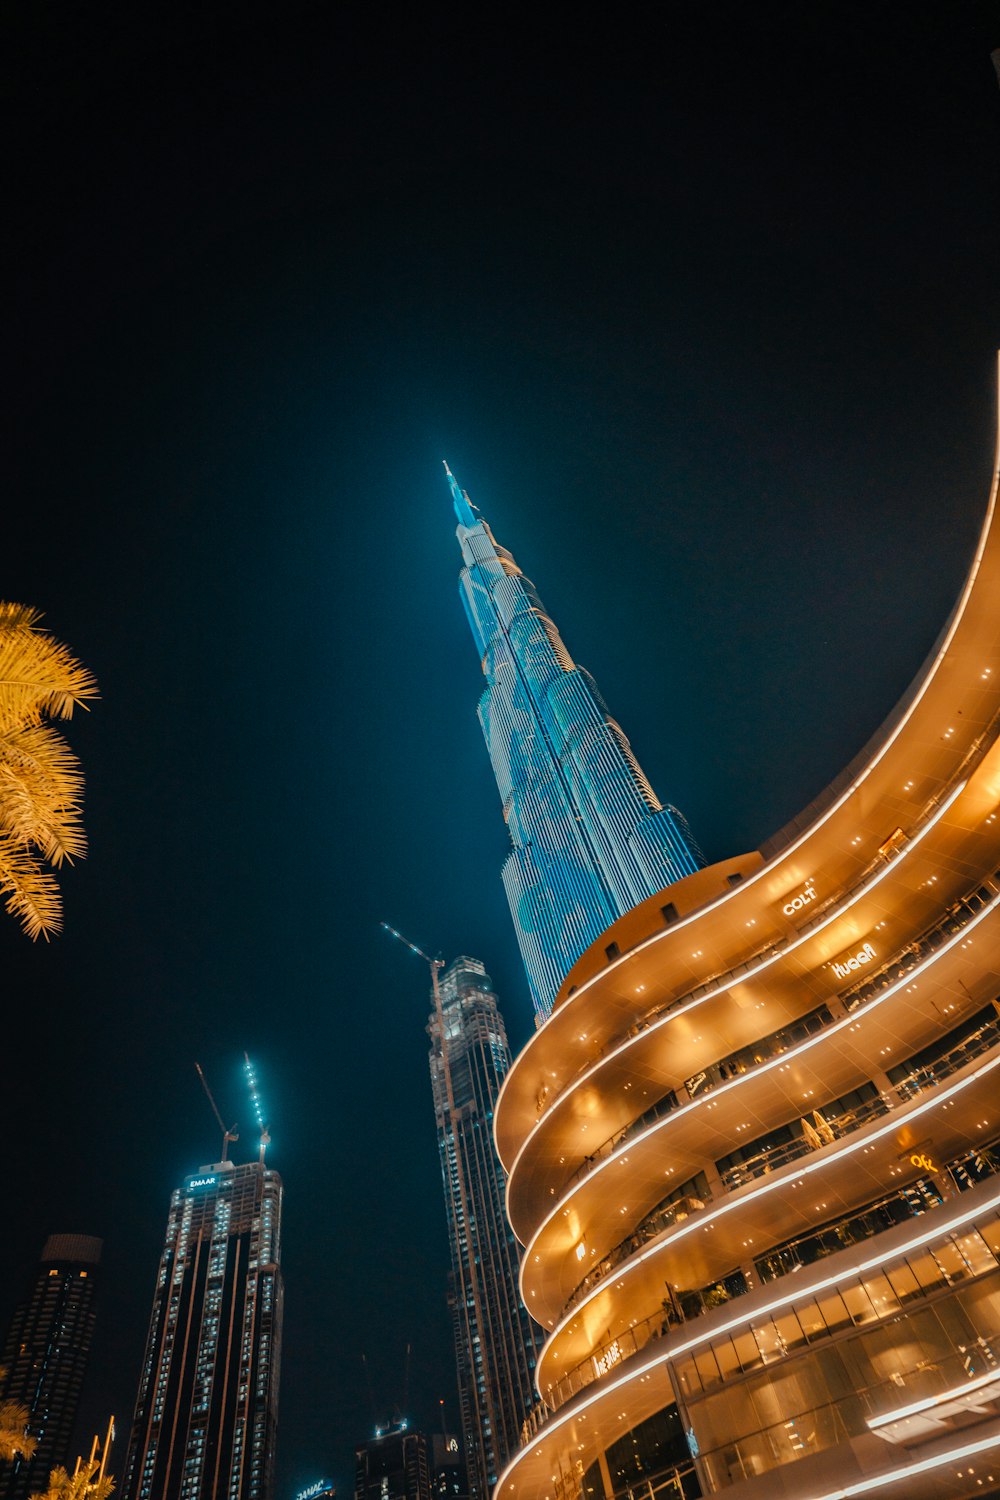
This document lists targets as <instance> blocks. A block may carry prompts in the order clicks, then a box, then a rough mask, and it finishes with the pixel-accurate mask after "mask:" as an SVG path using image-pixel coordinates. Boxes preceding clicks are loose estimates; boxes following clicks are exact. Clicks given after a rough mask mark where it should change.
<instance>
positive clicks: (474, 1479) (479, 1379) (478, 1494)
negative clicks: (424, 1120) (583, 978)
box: [428, 957, 542, 1500]
mask: <svg viewBox="0 0 1000 1500" xmlns="http://www.w3.org/2000/svg"><path fill="white" fill-rule="evenodd" d="M440 996H441V1016H442V1019H443V1022H444V1037H443V1038H442V1035H441V1027H440V1026H439V1024H438V1020H437V1011H436V1009H435V1012H434V1013H433V1014H432V1016H431V1018H430V1023H429V1025H428V1034H429V1036H430V1039H431V1053H430V1068H431V1085H432V1088H433V1093H434V1108H435V1114H436V1118H437V1132H438V1149H439V1152H440V1157H441V1175H442V1179H443V1183H444V1196H445V1206H446V1208H447V1213H448V1238H449V1241H450V1244H451V1262H452V1266H451V1276H450V1278H449V1304H450V1308H451V1314H452V1324H453V1328H454V1335H455V1356H456V1363H457V1369H458V1390H459V1402H460V1406H461V1412H462V1427H463V1431H464V1438H465V1452H466V1456H467V1463H468V1481H469V1493H470V1494H471V1495H472V1496H473V1497H475V1500H487V1497H488V1496H489V1494H490V1492H491V1490H492V1489H493V1486H494V1484H495V1483H496V1478H497V1474H498V1473H499V1471H500V1468H502V1466H503V1464H504V1462H505V1461H506V1459H507V1458H508V1457H509V1455H510V1454H511V1453H512V1452H513V1451H514V1449H515V1448H516V1447H517V1444H518V1442H519V1441H520V1437H521V1427H522V1424H523V1422H524V1419H525V1416H526V1415H527V1413H528V1412H529V1410H530V1409H531V1406H532V1403H533V1401H534V1399H535V1391H534V1375H535V1364H536V1361H537V1356H538V1350H539V1348H540V1347H541V1342H542V1334H541V1330H540V1329H539V1328H538V1326H537V1325H536V1324H535V1323H534V1322H533V1321H532V1319H531V1318H530V1317H529V1316H528V1313H527V1311H526V1310H525V1307H524V1305H523V1303H522V1302H521V1297H520V1293H519V1291H518V1269H519V1266H520V1253H519V1250H518V1245H517V1241H516V1240H515V1238H514V1235H513V1232H512V1230H511V1228H510V1226H509V1224H508V1223H507V1219H506V1216H505V1213H504V1190H505V1186H506V1177H505V1174H504V1171H503V1168H502V1167H501V1165H500V1161H499V1158H498V1157H497V1154H496V1151H495V1150H494V1147H493V1106H494V1104H495V1102H496V1097H497V1095H498V1093H499V1092H500V1086H501V1084H502V1083H503V1080H504V1078H505V1077H506V1075H507V1069H508V1068H509V1067H510V1047H509V1045H508V1042H507V1033H506V1030H505V1028H504V1023H503V1017H502V1016H501V1015H500V1012H499V1010H498V1009H497V999H496V995H495V994H494V991H493V985H492V982H491V980H490V977H489V975H488V974H487V973H486V970H485V968H484V967H483V965H482V963H480V961H479V960H478V959H476V958H465V957H463V958H457V959H455V961H454V963H452V964H450V965H449V967H448V968H447V969H446V970H445V972H444V973H443V974H442V976H441V979H440ZM444 1048H446V1049H447V1061H448V1067H449V1070H450V1075H451V1089H450V1092H451V1098H452V1102H453V1104H454V1115H452V1112H451V1109H450V1108H449V1100H448V1095H449V1089H448V1084H447V1080H446V1078H445V1059H444Z"/></svg>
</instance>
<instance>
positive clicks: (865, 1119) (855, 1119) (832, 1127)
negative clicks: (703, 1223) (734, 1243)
mask: <svg viewBox="0 0 1000 1500" xmlns="http://www.w3.org/2000/svg"><path fill="white" fill-rule="evenodd" d="M888 1112H889V1105H888V1104H887V1103H886V1101H885V1100H884V1099H883V1098H882V1097H881V1095H879V1097H878V1098H876V1099H870V1100H868V1101H867V1102H866V1103H864V1104H861V1105H859V1106H858V1108H857V1109H852V1110H849V1111H848V1112H847V1113H846V1114H843V1115H839V1116H838V1117H837V1118H836V1119H834V1120H825V1119H824V1120H823V1123H822V1126H821V1129H822V1131H823V1134H821V1133H820V1131H819V1130H817V1129H816V1128H815V1127H814V1126H813V1125H812V1124H811V1123H810V1121H809V1120H808V1119H807V1120H806V1121H805V1122H804V1125H805V1127H808V1129H807V1131H806V1132H805V1133H803V1134H802V1135H801V1136H798V1137H796V1139H795V1140H793V1141H782V1142H780V1143H779V1144H778V1145H776V1146H769V1147H768V1148H767V1149H766V1150H765V1151H760V1152H758V1153H757V1155H756V1156H752V1157H751V1158H750V1159H749V1161H744V1162H739V1163H738V1164H737V1165H736V1166H734V1167H728V1168H727V1169H726V1171H724V1172H723V1173H721V1179H722V1185H723V1187H724V1188H726V1189H727V1191H734V1190H735V1189H736V1188H740V1187H743V1186H744V1185H745V1184H746V1183H748V1182H752V1181H754V1180H755V1179H756V1178H758V1177H763V1176H764V1175H765V1174H766V1173H768V1172H776V1171H778V1170H779V1169H780V1168H781V1167H784V1166H787V1164H788V1163H789V1162H792V1161H796V1160H798V1158H799V1157H801V1156H808V1155H810V1154H811V1153H812V1152H813V1151H819V1150H822V1148H823V1147H824V1146H827V1145H830V1144H831V1143H832V1142H833V1141H835V1140H842V1139H843V1138H844V1137H846V1136H849V1135H851V1134H853V1132H854V1131H855V1130H860V1129H861V1128H862V1127H863V1126H865V1125H867V1124H869V1122H870V1121H871V1120H874V1119H877V1118H878V1117H879V1116H880V1115H885V1114H888ZM819 1118H822V1117H819ZM826 1132H829V1136H828V1138H827V1139H825V1138H824V1135H825V1134H826ZM704 1207H705V1203H704V1200H703V1199H701V1198H695V1197H693V1196H691V1195H690V1194H689V1195H688V1196H686V1197H684V1198H680V1199H675V1200H673V1201H671V1202H667V1203H660V1204H658V1205H657V1206H656V1208H654V1209H653V1210H652V1212H651V1213H649V1214H647V1215H646V1217H645V1218H644V1219H643V1220H642V1221H641V1223H639V1224H637V1225H636V1227H635V1228H634V1229H633V1230H631V1231H630V1233H629V1234H628V1235H626V1237H625V1238H624V1239H623V1240H621V1241H620V1242H619V1244H617V1245H616V1246H615V1247H614V1249H613V1250H609V1251H608V1253H607V1255H605V1256H603V1257H602V1258H601V1260H599V1261H598V1262H597V1264H596V1265H595V1266H592V1267H591V1268H590V1270H589V1271H588V1272H587V1275H586V1276H585V1277H584V1278H583V1280H582V1281H581V1282H580V1284H579V1285H578V1286H577V1287H575V1288H574V1289H573V1291H572V1293H571V1294H570V1296H569V1297H568V1299H567V1301H566V1311H567V1312H568V1311H569V1310H570V1309H571V1308H573V1307H576V1305H577V1303H579V1302H580V1301H581V1300H582V1299H583V1298H584V1297H585V1296H586V1295H587V1293H588V1292H590V1291H592V1290H593V1288H594V1287H595V1286H597V1285H599V1283H600V1282H602V1281H603V1280H604V1279H605V1277H606V1276H609V1275H610V1274H611V1272H612V1271H614V1270H616V1269H617V1267H618V1266H620V1265H621V1263H622V1261H624V1260H627V1259H628V1258H629V1256H630V1255H633V1254H634V1253H635V1251H636V1250H640V1249H642V1247H643V1246H644V1245H648V1244H649V1242H650V1241H651V1240H655V1239H657V1238H658V1237H659V1236H660V1235H661V1234H663V1233H664V1232H665V1231H666V1230H668V1229H672V1228H673V1227H674V1225H675V1224H679V1223H681V1222H682V1221H683V1220H684V1219H687V1218H690V1216H691V1214H693V1213H697V1212H698V1211H699V1210H700V1209H702V1208H704Z"/></svg>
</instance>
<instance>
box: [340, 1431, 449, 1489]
mask: <svg viewBox="0 0 1000 1500" xmlns="http://www.w3.org/2000/svg"><path fill="white" fill-rule="evenodd" d="M354 1500H431V1478H430V1467H429V1465H428V1462H427V1439H426V1438H425V1437H424V1435H423V1433H422V1432H415V1431H414V1430H413V1429H412V1428H411V1427H410V1426H409V1424H408V1423H407V1422H406V1421H405V1420H400V1421H398V1422H390V1423H389V1424H388V1425H387V1426H385V1427H377V1428H376V1429H375V1436H374V1437H373V1438H372V1440H371V1442H368V1443H362V1444H361V1445H360V1446H359V1447H357V1448H355V1450H354Z"/></svg>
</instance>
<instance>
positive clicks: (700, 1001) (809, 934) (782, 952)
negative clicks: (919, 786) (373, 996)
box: [498, 781, 968, 1218]
mask: <svg viewBox="0 0 1000 1500" xmlns="http://www.w3.org/2000/svg"><path fill="white" fill-rule="evenodd" d="M967 786H968V781H962V782H959V784H958V786H957V787H955V788H954V790H953V791H952V793H951V795H950V796H949V797H948V798H947V799H946V801H944V802H943V803H942V804H941V806H940V807H939V808H938V809H937V811H936V812H935V813H934V815H933V817H930V818H928V820H927V822H926V823H925V824H924V826H923V828H921V829H920V831H919V832H918V833H916V834H914V836H913V838H912V839H910V840H909V842H908V843H907V844H906V845H904V847H903V849H902V851H901V852H900V853H899V854H898V855H897V856H896V858H895V859H893V860H890V861H889V863H888V864H886V865H883V867H882V869H881V870H879V871H878V872H877V873H876V874H875V875H873V876H872V878H871V880H868V881H866V882H865V884H864V885H862V886H859V887H858V889H857V890H855V891H852V892H851V893H850V894H849V895H848V897H847V899H846V900H844V901H843V902H841V904H840V905H839V906H836V907H834V908H833V910H832V911H830V912H828V913H827V915H826V916H825V917H824V918H823V919H822V921H819V922H817V923H816V925H815V926H814V927H810V928H809V929H808V931H806V932H800V933H799V934H798V935H797V936H796V937H795V938H793V939H792V941H791V942H789V943H785V944H783V945H782V947H781V948H779V949H778V950H777V952H774V953H768V954H767V955H766V956H765V957H764V958H762V959H761V960H760V961H759V962H758V963H756V964H753V965H752V966H751V967H750V968H748V969H746V970H744V971H743V973H741V974H738V975H736V976H735V977H732V978H729V979H725V980H722V981H720V982H719V984H717V985H716V986H715V988H714V989H711V990H709V991H708V993H707V994H704V995H698V996H697V998H696V999H694V1000H689V1001H688V1003H687V1004H686V1005H685V1004H684V1003H683V1001H681V1003H680V1004H677V1005H673V1006H672V1007H671V1008H670V1009H669V1010H667V1011H665V1012H664V1014H663V1015H662V1016H658V1017H657V1019H656V1020H655V1021H652V1022H650V1024H649V1025H648V1026H644V1027H643V1028H642V1029H641V1031H637V1032H636V1033H635V1035H634V1036H630V1037H627V1038H626V1040H625V1041H624V1042H622V1043H621V1045H620V1046H618V1047H615V1048H613V1049H612V1050H611V1051H610V1052H607V1053H605V1054H604V1055H603V1056H602V1057H599V1058H598V1059H597V1061H596V1062H594V1063H591V1065H590V1067H589V1068H587V1069H586V1070H585V1071H584V1072H583V1073H581V1074H580V1075H579V1077H577V1078H574V1079H573V1081H572V1083H570V1084H568V1085H567V1086H566V1088H565V1089H564V1090H563V1092H562V1093H561V1094H559V1096H558V1098H556V1099H555V1100H554V1101H553V1103H552V1106H551V1108H550V1109H549V1110H548V1111H547V1112H546V1113H545V1114H544V1115H542V1117H541V1119H540V1120H538V1121H537V1122H536V1124H535V1125H533V1126H532V1128H531V1130H530V1131H529V1133H528V1135H527V1136H526V1137H525V1139H524V1141H523V1142H522V1143H521V1147H520V1149H519V1150H518V1152H517V1155H516V1156H515V1157H514V1160H513V1162H512V1164H511V1168H510V1173H509V1175H508V1184H507V1200H508V1218H509V1217H510V1213H509V1202H510V1182H511V1180H512V1179H513V1176H514V1173H515V1172H516V1170H517V1166H518V1163H519V1162H520V1160H521V1157H522V1156H523V1155H524V1153H525V1151H526V1150H527V1148H528V1146H529V1145H530V1144H531V1142H532V1141H533V1140H534V1138H535V1133H536V1132H537V1131H538V1130H540V1129H541V1127H542V1125H543V1124H547V1123H548V1122H549V1121H551V1119H552V1117H553V1114H554V1111H555V1110H556V1109H557V1108H558V1107H560V1106H561V1105H562V1104H564V1103H565V1102H566V1101H567V1100H568V1099H570V1098H571V1097H572V1095H573V1094H574V1093H575V1092H576V1090H577V1089H578V1088H580V1086H581V1085H582V1084H584V1083H586V1082H587V1081H588V1079H590V1078H592V1077H593V1076H594V1074H595V1073H599V1072H600V1071H601V1069H602V1068H603V1067H604V1065H605V1063H607V1062H609V1061H610V1060H611V1059H612V1058H615V1059H619V1058H621V1057H622V1056H624V1054H625V1053H626V1052H628V1051H629V1049H630V1048H631V1047H635V1046H638V1045H639V1043H640V1042H643V1041H645V1040H646V1039H647V1038H648V1037H650V1036H652V1034H653V1032H655V1031H658V1030H659V1029H660V1027H661V1026H666V1025H668V1024H669V1023H670V1022H671V1021H676V1020H677V1019H678V1018H679V1017H680V1016H689V1015H690V1014H691V1012H692V1011H694V1010H697V1009H698V1007H699V1006H700V1005H704V1004H706V1003H707V1001H709V1000H714V999H716V998H717V997H718V996H719V995H724V994H725V993H726V991H727V990H731V989H732V988H733V986H734V985H737V984H745V983H746V982H747V980H748V979H756V977H757V975H758V974H761V973H763V971H764V970H765V969H769V968H770V967H771V966H772V965H773V964H776V963H779V962H781V960H783V959H785V958H787V957H788V955H789V954H790V953H794V952H795V950H796V948H801V946H802V944H803V943H808V942H809V941H810V939H811V938H814V937H815V936H816V935H817V933H820V932H823V931H824V929H825V928H827V927H829V926H830V925H831V924H832V923H833V922H836V921H837V920H838V919H839V918H840V917H842V916H843V915H844V914H845V912H848V911H850V909H851V907H852V906H855V905H856V904H857V903H858V902H859V901H862V900H863V899H864V898H865V896H867V895H869V893H870V892H871V891H873V890H874V889H875V887H876V886H878V885H880V884H881V883H882V881H883V880H885V879H886V877H887V876H888V875H891V874H893V873H894V872H896V871H898V869H899V867H900V865H901V863H902V862H903V860H904V859H905V858H906V857H907V855H909V854H910V853H911V852H912V851H913V850H914V849H916V848H917V847H918V845H919V844H920V842H921V840H922V839H924V838H925V837H926V836H927V834H929V833H930V832H931V830H932V829H933V828H934V827H936V825H937V824H938V822H940V820H941V819H942V818H943V817H944V815H945V813H946V812H948V810H949V809H950V808H951V806H952V804H953V803H954V802H955V801H956V800H957V798H958V797H960V796H961V794H962V793H963V792H964V791H965V788H966V787H967ZM942 951H943V950H942ZM509 1076H510V1075H509V1074H508V1077H509ZM736 1081H737V1082H739V1080H736ZM505 1083H506V1080H505ZM714 1092H715V1093H716V1094H718V1093H721V1092H722V1090H721V1089H717V1090H715V1091H714ZM695 1102H698V1103H700V1102H701V1101H700V1100H699V1101H695ZM498 1104H499V1100H498ZM685 1108H690V1106H685ZM640 1139H641V1137H640ZM603 1165H606V1163H602V1166H603ZM599 1170H600V1168H595V1171H599ZM560 1201H563V1200H560Z"/></svg>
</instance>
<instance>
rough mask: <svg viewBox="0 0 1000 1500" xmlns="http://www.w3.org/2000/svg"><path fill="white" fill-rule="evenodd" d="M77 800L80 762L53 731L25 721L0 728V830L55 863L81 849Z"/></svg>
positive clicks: (83, 849)
mask: <svg viewBox="0 0 1000 1500" xmlns="http://www.w3.org/2000/svg"><path fill="white" fill-rule="evenodd" d="M82 801H83V775H82V772H81V770H80V763H79V761H78V760H77V758H76V756H75V755H74V754H73V752H72V750H71V749H70V748H69V746H68V745H67V744H66V742H65V740H64V739H63V738H62V736H61V735H60V734H58V733H57V732H56V730H54V729H52V728H51V727H50V726H49V725H47V724H26V725H20V726H17V727H15V728H12V729H9V730H7V732H6V733H4V732H0V828H3V829H5V830H6V831H7V832H8V833H9V834H10V835H11V836H12V837H13V838H15V839H18V840H20V841H21V842H22V843H25V844H35V845H37V847H38V848H39V849H40V850H41V851H42V853H43V854H44V855H45V857H46V859H48V860H50V861H51V862H52V864H54V865H61V864H62V863H63V861H64V860H66V859H69V860H72V859H73V858H74V856H75V857H82V856H83V855H84V854H85V853H86V847H87V845H86V838H85V835H84V832H83V826H82V824H81V822H80V807H81V804H82Z"/></svg>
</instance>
